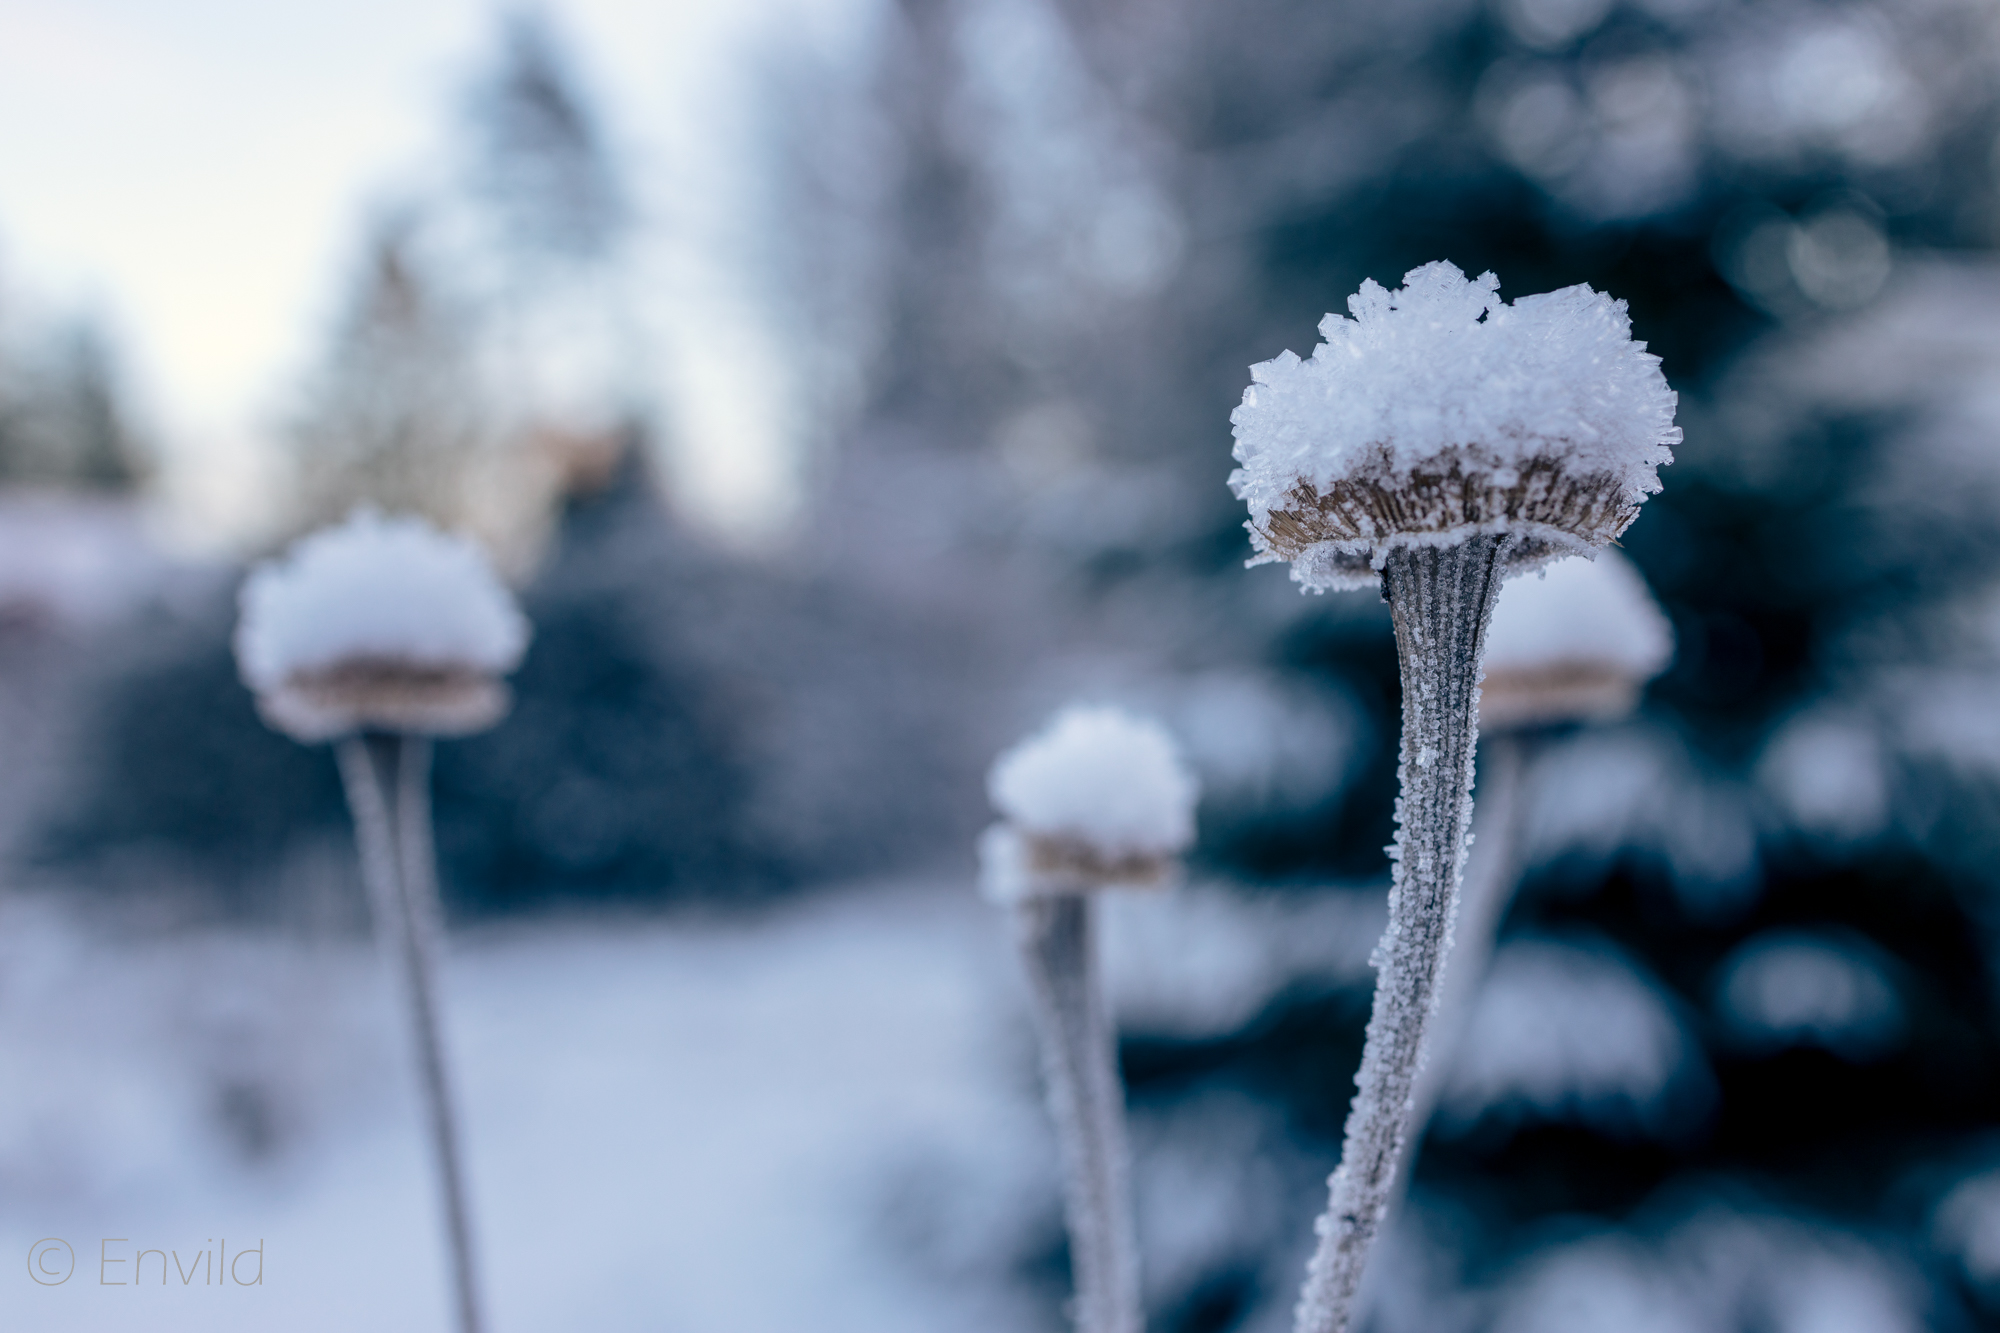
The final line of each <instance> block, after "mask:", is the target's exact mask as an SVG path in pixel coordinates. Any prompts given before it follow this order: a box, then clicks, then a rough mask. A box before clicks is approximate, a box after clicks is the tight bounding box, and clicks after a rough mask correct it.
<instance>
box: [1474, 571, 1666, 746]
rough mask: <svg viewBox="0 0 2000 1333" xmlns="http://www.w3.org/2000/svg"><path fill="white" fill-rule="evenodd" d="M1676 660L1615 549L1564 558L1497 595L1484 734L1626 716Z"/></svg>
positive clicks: (1661, 621) (1660, 617)
mask: <svg viewBox="0 0 2000 1333" xmlns="http://www.w3.org/2000/svg"><path fill="white" fill-rule="evenodd" d="M1673 655H1674V629H1673V625H1672V624H1671V623H1670V622H1669V621H1668V620H1667V617H1666V614H1665V613H1664V612H1662V611H1661V610H1660V607H1659V604H1658V603H1657V602H1655V601H1654V600H1653V594H1652V592H1651V590H1649V589H1648V588H1647V587H1646V581H1645V580H1644V579H1643V578H1641V577H1639V571H1638V570H1636V569H1634V568H1633V567H1632V563H1631V562H1630V561H1629V560H1627V559H1626V558H1625V557H1624V556H1622V555H1620V554H1618V553H1617V552H1616V551H1611V550H1606V551H1600V552H1599V553H1598V555H1597V558H1596V559H1594V560H1558V561H1556V562H1555V563H1554V564H1551V565H1550V566H1549V567H1548V568H1547V569H1545V570H1543V571H1542V575H1541V577H1540V578H1525V579H1515V580H1514V581H1513V582H1511V583H1509V584H1507V585H1506V587H1504V588H1502V589H1501V590H1500V600H1499V602H1498V603H1497V604H1496V605H1495V606H1494V608H1493V624H1492V626H1491V628H1489V629H1488V630H1487V632H1486V658H1485V662H1486V681H1485V684H1484V685H1483V686H1482V687H1481V689H1480V698H1479V724H1480V726H1481V727H1482V728H1488V729H1490V728H1495V727H1527V726H1536V725H1541V724H1547V723H1558V722H1597V721H1608V720H1610V719H1612V718H1617V717H1622V716H1624V715H1625V714H1627V713H1629V712H1631V711H1632V709H1633V707H1634V706H1635V705H1636V704H1637V703H1638V701H1639V691H1640V690H1642V689H1644V688H1645V685H1646V682H1647V681H1649V680H1651V679H1652V678H1653V677H1655V676H1657V675H1659V674H1660V672H1662V671H1664V670H1666V667H1667V663H1668V662H1670V661H1671V660H1672V659H1673Z"/></svg>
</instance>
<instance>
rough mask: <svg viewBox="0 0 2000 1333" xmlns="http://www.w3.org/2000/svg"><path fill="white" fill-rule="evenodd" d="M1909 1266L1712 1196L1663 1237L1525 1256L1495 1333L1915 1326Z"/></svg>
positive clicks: (1778, 1332)
mask: <svg viewBox="0 0 2000 1333" xmlns="http://www.w3.org/2000/svg"><path fill="white" fill-rule="evenodd" d="M1910 1279H1911V1275H1910V1273H1909V1272H1908V1271H1907V1269H1906V1268H1905V1267H1904V1266H1902V1265H1901V1264H1899V1263H1897V1262H1896V1261H1894V1260H1892V1259H1891V1258H1890V1257H1889V1256H1887V1255H1885V1254H1884V1253H1882V1252H1881V1251H1879V1250H1877V1249H1875V1248H1874V1247H1872V1246H1869V1245H1867V1244H1865V1243H1862V1242H1860V1241H1857V1240H1856V1239H1854V1238H1853V1237H1851V1236H1849V1235H1843V1234H1840V1233H1839V1232H1837V1231H1833V1230H1830V1229H1829V1228H1827V1227H1826V1226H1824V1225H1823V1224H1815V1223H1813V1222H1810V1221H1807V1220H1805V1219H1803V1218H1793V1217H1786V1216H1783V1215H1771V1214H1761V1215H1760V1214H1758V1213H1750V1212H1738V1211H1736V1210H1735V1209H1733V1208H1731V1207H1729V1206H1727V1205H1724V1204H1720V1203H1713V1202H1711V1203H1708V1204H1706V1205H1705V1206H1703V1207H1701V1208H1700V1209H1699V1210H1697V1211H1696V1212H1695V1213H1694V1214H1693V1215H1692V1216H1690V1217H1688V1218H1687V1219H1686V1220H1684V1221H1682V1222H1681V1223H1679V1224H1678V1225H1677V1226H1675V1227H1673V1228H1672V1229H1671V1230H1669V1231H1667V1232H1666V1233H1665V1234H1664V1235H1657V1234H1647V1233H1646V1232H1643V1231H1638V1232H1634V1231H1623V1230H1606V1231H1599V1232H1596V1233H1594V1234H1589V1235H1585V1236H1583V1237H1581V1238H1579V1239H1574V1240H1568V1241H1564V1242H1560V1243H1557V1244H1554V1245H1551V1246H1548V1247H1546V1248H1544V1249H1541V1250H1539V1251H1538V1252H1535V1253H1533V1254H1531V1255H1530V1256H1529V1257H1528V1259H1527V1260H1526V1261H1525V1262H1524V1263H1523V1264H1522V1265H1521V1268H1520V1271H1519V1272H1518V1273H1517V1274H1516V1275H1515V1277H1514V1279H1513V1280H1512V1281H1511V1282H1509V1283H1508V1284H1507V1285H1506V1286H1505V1287H1504V1288H1503V1291H1502V1299H1501V1303H1500V1311H1499V1317H1498V1319H1497V1320H1496V1321H1495V1322H1494V1323H1493V1324H1492V1325H1491V1327H1492V1328H1493V1329H1494V1330H1495V1333H1597V1331H1598V1330H1601V1329H1619V1330H1628V1329H1629V1330H1633V1331H1634V1333H1682V1331H1683V1330H1685V1333H1697V1330H1708V1329H1734V1328H1758V1329H1770V1330H1773V1333H1916V1330H1917V1329H1919V1328H1921V1327H1923V1326H1924V1321H1923V1320H1922V1318H1921V1316H1920V1314H1919V1310H1918V1304H1917V1302H1916V1301H1915V1300H1913V1299H1912V1298H1913V1297H1914V1296H1915V1295H1916V1292H1915V1290H1914V1285H1915V1284H1914V1283H1912V1281H1911V1280H1910Z"/></svg>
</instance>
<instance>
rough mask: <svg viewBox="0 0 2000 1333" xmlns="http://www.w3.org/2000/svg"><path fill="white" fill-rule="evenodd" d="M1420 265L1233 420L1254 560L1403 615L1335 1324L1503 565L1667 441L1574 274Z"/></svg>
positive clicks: (1455, 829) (1595, 511)
mask: <svg viewBox="0 0 2000 1333" xmlns="http://www.w3.org/2000/svg"><path fill="white" fill-rule="evenodd" d="M1499 285H1500V284H1499V279H1498V278H1496V277H1494V276H1493V275H1492V274H1490V273H1488V274H1484V275H1482V276H1481V277H1479V278H1477V279H1474V280H1468V279H1467V278H1466V277H1465V275H1464V274H1463V273H1461V272H1460V271H1459V270H1458V269H1457V268H1456V267H1454V266H1453V265H1451V264H1448V263H1435V264H1428V265H1425V266H1424V267H1422V268H1419V269H1414V270H1412V271H1411V272H1409V273H1408V274H1406V275H1404V278H1403V286H1402V287H1401V288H1400V289H1399V290H1397V291H1394V292H1391V291H1386V290H1384V289H1383V288H1382V287H1380V286H1378V285H1377V284H1376V283H1374V282H1373V281H1369V282H1365V283H1363V284H1362V287H1361V290H1360V292H1359V293H1357V294H1356V295H1355V296H1353V297H1351V298H1349V300H1348V308H1349V310H1350V311H1351V312H1352V313H1353V316H1354V318H1353V319H1345V318H1342V317H1340V316H1338V315H1328V316H1327V317H1326V319H1325V320H1324V321H1323V322H1322V323H1321V324H1320V333H1321V335H1322V337H1324V338H1325V342H1323V343H1322V344H1321V345H1320V346H1319V347H1317V348H1316V349H1314V352H1313V355H1312V356H1311V358H1310V359H1305V360H1301V359H1300V358H1299V357H1297V356H1295V355H1294V354H1292V353H1290V352H1286V353H1284V354H1283V355H1282V356H1280V357H1278V358H1277V359H1276V360H1273V361H1267V362H1265V363H1263V364H1262V365H1259V366H1256V367H1253V368H1252V370H1251V377H1252V380H1253V381H1254V382H1253V383H1252V385H1251V387H1250V388H1249V390H1248V391H1246V392H1245V393H1244V395H1243V403H1242V405H1241V406H1240V407H1238V408H1237V409H1236V411H1235V413H1234V414H1232V416H1231V418H1230V420H1231V421H1232V423H1233V424H1234V426H1235V433H1236V449H1235V456H1236V460H1237V462H1238V463H1239V464H1241V466H1240V467H1238V468H1237V469H1236V471H1235V472H1233V473H1232V474H1231V475H1230V479H1229V480H1230V486H1231V488H1232V489H1233V490H1234V491H1235V492H1236V495H1237V496H1238V498H1240V499H1242V500H1244V501H1245V502H1246V503H1247V504H1248V505H1249V508H1250V518H1249V522H1248V525H1247V526H1248V527H1249V529H1250V536H1251V544H1252V546H1253V548H1254V549H1255V551H1256V552H1257V557H1256V559H1255V560H1253V561H1252V563H1253V564H1255V563H1265V562H1269V561H1276V560H1286V561H1289V562H1290V563H1291V567H1292V568H1291V573H1292V578H1293V579H1294V580H1296V581H1297V582H1299V583H1300V584H1302V585H1303V586H1304V587H1305V588H1307V589H1308V590H1311V591H1325V590H1327V589H1329V588H1343V587H1366V586H1369V585H1371V584H1374V583H1376V582H1377V581H1378V580H1379V582H1380V586H1381V588H1382V593H1383V596H1384V598H1385V599H1386V600H1387V601H1388V603H1389V608H1390V612H1391V615H1392V617H1393V619H1394V622H1395V627H1396V648H1397V654H1398V657H1399V658H1400V660H1401V665H1402V676H1403V741H1402V763H1401V767H1400V770H1399V775H1398V776H1399V779H1400V782H1401V787H1402V793H1401V796H1400V797H1399V798H1398V800H1397V804H1396V818H1397V830H1396V846H1395V850H1394V856H1395V872H1394V878H1393V882H1392V888H1391V893H1390V902H1389V928H1388V931H1387V933H1386V934H1385V935H1384V936H1383V941H1382V945H1381V947H1380V949H1379V950H1378V951H1377V960H1378V965H1379V970H1378V976H1377V981H1376V989H1375V1004H1374V1011H1373V1013H1372V1015H1371V1017H1370V1019H1369V1023H1368V1034H1367V1039H1366V1043H1365V1046H1364V1048H1363V1054H1362V1062H1361V1069H1360V1072H1359V1073H1358V1074H1357V1075H1356V1077H1355V1081H1356V1085H1357V1090H1356V1095H1355V1099H1354V1105H1353V1108H1352V1110H1351V1111H1350V1113H1349V1115H1348V1121H1347V1131H1346V1138H1345V1143H1344V1146H1343V1150H1342V1155H1341V1165H1340V1167H1339V1169H1338V1170H1337V1171H1335V1172H1334V1175H1333V1178H1332V1180H1331V1181H1330V1182H1329V1184H1330V1191H1331V1198H1330V1200H1329V1204H1328V1209H1327V1212H1326V1214H1325V1216H1323V1217H1322V1218H1321V1219H1320V1222H1319V1226H1318V1233H1319V1245H1318V1248H1317V1250H1316V1252H1315V1254H1314V1256H1313V1260H1312V1265H1311V1268H1310V1271H1309V1272H1308V1275H1307V1279H1306V1286H1305V1290H1304V1292H1303V1294H1302V1295H1301V1296H1300V1299H1299V1308H1298V1319H1297V1326H1298V1328H1299V1329H1300V1331H1301V1333H1338V1331H1340V1330H1345V1329H1346V1328H1347V1327H1348V1326H1349V1323H1350V1321H1351V1319H1352V1317H1353V1305H1354V1295H1355V1292H1356V1290H1357V1289H1358V1288H1359V1285H1360V1281H1361V1274H1362V1270H1363V1268H1364V1266H1365V1264H1366V1261H1367V1257H1368V1252H1369V1249H1370V1247H1371V1246H1372V1245H1373V1242H1374V1238H1375V1235H1376V1232H1377V1231H1378V1230H1379V1229H1380V1227H1381V1222H1382V1218H1383V1215H1384V1213H1385V1212H1386V1210H1387V1208H1388V1205H1389V1200H1390V1197H1391V1195H1392V1192H1393V1189H1394V1184H1395V1180H1396V1176H1397V1174H1398V1171H1399V1168H1400V1163H1401V1160H1402V1158H1403V1156H1404V1154H1405V1151H1406V1147H1407V1140H1408V1138H1409V1134H1410V1122H1411V1115H1412V1110H1413V1101H1414V1096H1415V1080H1416V1075H1417V1071H1418V1069H1419V1068H1420V1066H1421V1064H1422V1061H1423V1054H1424V1040H1425V1029H1426V1027H1427V1026H1428V1024H1429V1020H1430V1016H1431V1014H1432V1012H1433V1010H1434V1008H1435V1005H1436V1000H1437V988H1438V983H1439V980H1440V978H1441V976H1442V972H1443V964H1444V957H1445V953H1446V950H1447V948H1448V946H1449V943H1450V929H1451V920H1452V915H1453V912H1454V910H1455V908H1456V903H1457V894H1458V883H1459V876H1460V874H1461V872H1462V871H1463V868H1464V864H1465V850H1466V834H1467V831H1468V826H1469V823H1470V819H1471V812H1472V790H1471V789H1472V771H1473V750H1474V747H1475V745H1476V743H1477V739H1478V712H1479V669H1480V657H1481V653H1482V651H1483V649H1484V646H1485V635H1486V628H1487V624H1488V621H1489V620H1490V618H1491V616H1492V612H1493V603H1494V599H1495V597H1496V596H1497V595H1498V594H1499V590H1500V584H1501V581H1502V580H1503V579H1505V578H1506V577H1507V576H1508V575H1509V574H1513V573H1518V572H1522V571H1525V570H1531V569H1535V568H1538V567H1540V566H1542V565H1544V564H1547V563H1548V562H1549V561H1550V560H1552V559H1554V558H1556V557H1558V556H1561V555H1566V554H1570V553H1578V554H1589V553H1591V552H1594V551H1596V550H1597V549H1599V548H1602V547H1603V546H1604V545H1605V544H1606V543H1608V542H1610V541H1611V540H1612V539H1614V538H1615V537H1617V536H1618V534H1619V533H1621V532H1623V531H1624V530H1625V528H1626V527H1627V526H1628V525H1629V524H1630V523H1631V522H1632V520H1633V519H1634V518H1636V517H1637V516H1638V512H1639V506H1640V504H1641V503H1643V502H1644V500H1645V498H1646V496H1647V495H1649V494H1651V493H1653V492H1655V491H1657V490H1658V489H1659V479H1658V475H1657V470H1658V468H1659V466H1660V464H1662V463H1667V462H1670V461H1672V457H1673V455H1672V452H1671V449H1672V446H1673V445H1674V444H1675V443H1677V442H1678V441H1679V439H1680V431H1679V430H1678V429H1677V428H1676V427H1675V426H1674V425H1673V413H1674V404H1675V398H1674V394H1673V392H1672V390H1670V389H1669V388H1668V387H1667V384H1666V380H1665V378H1664V377H1663V376H1662V375H1661V374H1660V368H1659V358H1657V357H1655V356H1652V355H1649V354H1648V353H1647V352H1646V350H1645V345H1644V344H1643V343H1638V342H1634V341H1633V340H1632V338H1631V321H1630V320H1629V318H1628V317H1627V315H1626V311H1625V305H1624V303H1623V302H1621V301H1614V300H1612V299H1611V298H1610V297H1608V296H1605V295H1603V294H1602V293H1599V292H1595V291H1592V290H1591V289H1590V288H1589V287H1587V286H1578V287H1569V288H1565V289H1563V290H1561V291H1556V292H1549V293H1545V294H1543V295H1540V296H1529V297H1523V298H1521V299H1520V300H1518V301H1515V302H1514V303H1512V304H1511V305H1509V304H1507V303H1505V302H1503V301H1501V300H1500V299H1499Z"/></svg>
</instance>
